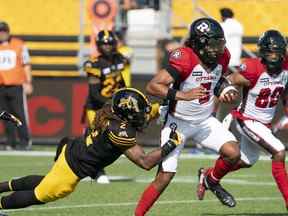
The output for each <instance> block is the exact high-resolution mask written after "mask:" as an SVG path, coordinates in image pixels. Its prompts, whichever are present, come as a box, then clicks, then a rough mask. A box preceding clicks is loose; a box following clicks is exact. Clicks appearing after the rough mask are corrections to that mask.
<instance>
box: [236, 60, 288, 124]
mask: <svg viewBox="0 0 288 216" xmlns="http://www.w3.org/2000/svg"><path fill="white" fill-rule="evenodd" d="M240 74H241V75H242V76H244V77H245V78H246V79H247V80H249V81H250V86H249V87H244V88H243V96H242V102H241V104H240V106H239V107H238V109H237V111H238V112H237V113H236V117H237V115H238V118H242V119H245V118H246V119H253V120H257V121H259V122H262V123H263V124H270V123H271V121H272V119H273V117H274V114H275V111H276V106H277V104H278V101H279V99H280V96H282V95H283V94H284V92H287V85H288V58H286V59H285V61H284V64H283V70H282V72H281V73H280V74H278V75H276V76H270V75H269V74H268V73H267V71H266V68H265V66H264V65H263V64H262V63H261V59H260V58H251V59H247V60H245V61H244V62H243V64H242V65H241V67H240ZM234 115H235V114H234Z"/></svg>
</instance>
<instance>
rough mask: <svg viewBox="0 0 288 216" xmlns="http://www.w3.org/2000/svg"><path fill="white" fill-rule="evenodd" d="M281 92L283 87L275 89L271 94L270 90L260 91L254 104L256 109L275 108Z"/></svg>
mask: <svg viewBox="0 0 288 216" xmlns="http://www.w3.org/2000/svg"><path fill="white" fill-rule="evenodd" d="M283 90H284V88H283V87H277V88H275V89H274V91H273V92H272V91H271V89H270V88H264V89H261V91H260V93H259V95H258V97H257V99H256V102H255V105H256V107H260V108H267V107H274V106H276V105H277V103H278V100H279V97H280V95H281V94H282V92H283Z"/></svg>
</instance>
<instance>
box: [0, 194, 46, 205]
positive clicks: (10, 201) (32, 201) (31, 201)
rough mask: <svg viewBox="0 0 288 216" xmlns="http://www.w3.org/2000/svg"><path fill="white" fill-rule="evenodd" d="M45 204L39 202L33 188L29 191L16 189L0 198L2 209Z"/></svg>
mask: <svg viewBox="0 0 288 216" xmlns="http://www.w3.org/2000/svg"><path fill="white" fill-rule="evenodd" d="M39 204H45V203H43V202H40V201H39V200H38V199H37V198H36V196H35V194H34V191H33V190H30V191H17V192H14V193H12V194H10V195H8V196H4V197H2V198H1V208H2V209H17V208H25V207H28V206H31V205H39Z"/></svg>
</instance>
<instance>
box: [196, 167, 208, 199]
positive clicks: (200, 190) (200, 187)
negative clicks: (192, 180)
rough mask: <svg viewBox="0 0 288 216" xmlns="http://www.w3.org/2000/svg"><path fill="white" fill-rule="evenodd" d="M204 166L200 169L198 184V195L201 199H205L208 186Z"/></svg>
mask: <svg viewBox="0 0 288 216" xmlns="http://www.w3.org/2000/svg"><path fill="white" fill-rule="evenodd" d="M204 173H205V170H204V168H200V169H199V170H198V186H197V197H198V199H199V200H203V199H204V196H205V192H206V187H205V185H204Z"/></svg>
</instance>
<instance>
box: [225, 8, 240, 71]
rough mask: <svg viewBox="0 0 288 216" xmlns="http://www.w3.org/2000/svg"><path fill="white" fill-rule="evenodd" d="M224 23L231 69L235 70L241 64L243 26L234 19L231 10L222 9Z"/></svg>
mask: <svg viewBox="0 0 288 216" xmlns="http://www.w3.org/2000/svg"><path fill="white" fill-rule="evenodd" d="M220 14H221V19H222V23H220V24H221V26H222V28H223V30H224V34H225V38H226V47H227V48H228V50H229V51H230V54H231V59H230V63H229V67H230V68H231V69H232V70H233V68H234V67H238V66H239V65H240V63H241V52H242V36H243V26H242V25H241V23H240V22H238V21H237V20H236V19H235V18H234V13H233V11H232V10H231V9H230V8H221V9H220Z"/></svg>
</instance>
